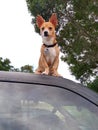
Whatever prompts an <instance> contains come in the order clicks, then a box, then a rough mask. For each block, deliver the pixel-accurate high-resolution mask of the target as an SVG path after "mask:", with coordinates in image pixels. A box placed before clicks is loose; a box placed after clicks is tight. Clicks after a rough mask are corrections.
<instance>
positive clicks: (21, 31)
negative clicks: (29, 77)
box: [0, 0, 75, 81]
mask: <svg viewBox="0 0 98 130" xmlns="http://www.w3.org/2000/svg"><path fill="white" fill-rule="evenodd" d="M25 1H26V0H6V1H5V0H1V1H0V57H2V58H9V59H10V61H11V65H13V66H14V67H15V68H20V67H21V66H24V65H27V64H29V65H33V66H34V69H36V68H37V66H38V59H39V55H40V46H41V44H42V39H41V36H40V35H39V34H37V33H35V31H34V27H33V25H32V24H31V19H32V17H31V16H30V13H29V12H28V9H27V5H26V2H25ZM59 73H60V74H61V75H63V76H64V77H65V78H67V79H71V80H73V81H75V78H74V76H72V75H71V73H70V72H69V69H68V65H67V64H66V63H63V62H62V61H60V65H59Z"/></svg>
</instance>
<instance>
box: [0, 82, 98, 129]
mask: <svg viewBox="0 0 98 130" xmlns="http://www.w3.org/2000/svg"><path fill="white" fill-rule="evenodd" d="M0 130H98V107H97V106H95V105H94V104H92V103H90V102H89V101H87V100H86V99H84V98H83V97H81V96H79V95H77V94H75V93H73V92H71V91H68V90H66V89H62V88H57V87H53V86H44V85H34V84H21V83H0Z"/></svg>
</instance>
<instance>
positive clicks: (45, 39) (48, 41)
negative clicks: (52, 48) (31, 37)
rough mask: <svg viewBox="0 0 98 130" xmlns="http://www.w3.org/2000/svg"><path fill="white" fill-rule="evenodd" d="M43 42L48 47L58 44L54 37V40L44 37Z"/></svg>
mask: <svg viewBox="0 0 98 130" xmlns="http://www.w3.org/2000/svg"><path fill="white" fill-rule="evenodd" d="M42 40H43V43H44V44H45V45H47V46H49V45H53V44H55V43H56V40H55V38H54V37H52V38H48V37H44V38H43V39H42Z"/></svg>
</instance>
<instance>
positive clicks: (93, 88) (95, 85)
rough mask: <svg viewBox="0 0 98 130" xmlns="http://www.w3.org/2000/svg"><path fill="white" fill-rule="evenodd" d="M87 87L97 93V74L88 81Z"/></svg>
mask: <svg viewBox="0 0 98 130" xmlns="http://www.w3.org/2000/svg"><path fill="white" fill-rule="evenodd" d="M88 87H89V88H90V89H92V90H94V91H96V92H97V93H98V76H97V77H96V79H95V80H94V81H93V82H91V83H88Z"/></svg>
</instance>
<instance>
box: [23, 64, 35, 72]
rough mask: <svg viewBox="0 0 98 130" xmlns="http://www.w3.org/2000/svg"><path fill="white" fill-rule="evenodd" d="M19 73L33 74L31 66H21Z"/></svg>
mask: <svg viewBox="0 0 98 130" xmlns="http://www.w3.org/2000/svg"><path fill="white" fill-rule="evenodd" d="M21 72H26V73H33V66H31V65H24V66H22V67H21Z"/></svg>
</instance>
